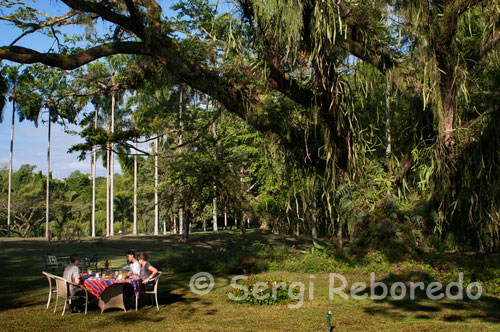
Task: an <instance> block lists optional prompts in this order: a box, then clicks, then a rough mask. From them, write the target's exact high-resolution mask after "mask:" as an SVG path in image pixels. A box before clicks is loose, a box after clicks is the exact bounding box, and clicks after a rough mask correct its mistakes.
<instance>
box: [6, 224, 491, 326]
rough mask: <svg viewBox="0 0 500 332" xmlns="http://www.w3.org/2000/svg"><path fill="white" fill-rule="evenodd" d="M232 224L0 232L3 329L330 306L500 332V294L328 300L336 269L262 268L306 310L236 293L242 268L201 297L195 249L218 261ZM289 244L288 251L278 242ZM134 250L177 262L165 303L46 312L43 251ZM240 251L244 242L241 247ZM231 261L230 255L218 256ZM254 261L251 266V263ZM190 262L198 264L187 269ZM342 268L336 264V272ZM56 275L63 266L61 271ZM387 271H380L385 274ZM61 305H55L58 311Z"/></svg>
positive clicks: (206, 320)
mask: <svg viewBox="0 0 500 332" xmlns="http://www.w3.org/2000/svg"><path fill="white" fill-rule="evenodd" d="M246 237H247V240H246V241H247V243H252V242H255V241H259V243H265V244H267V245H269V246H271V247H272V248H276V250H284V249H283V248H291V247H292V246H296V247H300V248H302V249H308V248H309V247H308V246H309V245H308V241H307V239H305V238H295V237H287V236H277V235H272V234H262V233H259V232H252V233H250V234H247V236H246ZM234 239H235V235H234V234H231V233H230V232H222V233H221V234H217V235H212V234H200V233H194V234H193V235H192V237H191V241H190V244H189V245H188V246H187V249H186V245H185V244H181V243H179V242H178V237H177V236H174V235H169V236H160V237H148V236H139V237H115V238H112V239H108V240H105V241H104V244H103V245H102V247H100V248H97V249H96V248H91V242H92V241H90V240H88V239H84V240H83V241H82V242H81V243H63V242H56V243H51V244H48V243H47V242H46V241H44V240H41V239H29V240H22V239H1V240H0V259H1V261H2V265H3V268H2V273H1V274H0V284H1V285H2V291H1V293H0V330H2V331H72V332H76V331H94V330H99V331H104V330H106V331H326V330H327V329H326V312H327V311H328V310H331V311H332V313H333V316H332V318H333V322H334V324H335V325H336V327H337V328H336V329H335V331H500V300H499V299H498V298H497V297H494V296H488V295H483V296H482V297H481V299H480V300H478V301H453V300H441V301H432V300H428V299H423V298H417V299H416V300H414V301H410V300H408V299H405V300H394V299H389V300H383V301H373V300H371V299H365V300H354V299H348V300H344V299H342V298H340V297H338V296H336V297H334V299H333V300H330V299H329V296H328V293H329V291H328V290H329V277H328V273H326V272H317V273H303V272H286V271H269V269H267V270H266V269H265V268H261V269H260V270H261V272H259V273H258V276H262V277H269V276H270V277H273V276H283V277H284V278H286V279H287V280H289V281H294V282H295V281H301V282H304V283H305V285H306V292H305V300H304V303H303V305H302V307H300V308H299V309H290V308H289V307H288V304H293V302H288V303H280V304H276V305H272V306H251V305H249V304H237V303H234V302H233V301H231V300H229V299H228V296H227V294H228V291H229V290H230V289H231V288H230V286H229V281H230V279H231V278H232V277H233V276H234V275H235V274H236V272H237V271H236V270H235V273H229V272H228V273H218V274H216V275H215V279H216V283H215V287H214V290H213V291H212V292H210V293H209V294H207V295H203V296H199V295H196V294H194V293H192V292H191V291H190V289H189V280H190V278H191V276H192V275H193V274H194V273H195V272H200V271H201V270H196V268H194V269H192V271H184V272H183V271H182V270H183V269H180V268H178V267H180V266H181V265H182V263H183V262H182V260H183V259H185V257H187V256H183V255H184V254H185V252H186V250H188V251H189V252H190V255H192V256H190V257H195V256H196V255H198V253H199V254H200V255H202V254H203V253H205V254H206V253H209V255H208V256H203V257H211V256H210V255H212V258H213V260H214V261H217V259H218V258H217V257H218V255H219V253H220V252H222V249H221V248H227V243H231V241H234ZM279 248H281V249H279ZM128 249H134V250H136V251H141V250H144V251H148V252H150V253H151V261H152V263H153V264H155V263H156V264H158V265H164V266H165V267H167V266H168V267H169V269H168V270H167V271H165V272H166V273H165V274H164V275H163V276H162V279H161V280H160V285H159V302H160V311H159V312H158V311H157V310H156V308H155V307H152V306H149V305H146V306H145V307H143V308H141V309H140V310H139V311H138V312H135V311H130V312H121V311H107V312H105V313H104V314H102V315H101V314H100V311H99V309H98V308H97V306H90V307H89V313H88V315H84V314H72V313H71V312H68V313H67V314H66V315H65V316H64V317H61V315H60V312H61V311H60V310H61V309H62V308H61V307H59V310H58V314H54V313H53V312H52V310H46V309H45V304H46V300H47V293H48V285H47V280H46V279H45V277H44V276H42V274H41V272H42V270H43V269H44V262H43V258H42V256H43V255H44V254H54V255H69V254H71V253H73V252H78V253H83V254H90V253H98V254H99V259H100V266H103V261H104V260H105V259H108V260H109V261H110V264H111V266H112V267H119V266H122V265H123V264H124V261H125V258H124V252H125V251H126V250H128ZM234 250H239V249H238V247H235V249H234ZM251 258H252V257H249V258H248V259H247V260H246V261H245V260H243V261H242V262H241V266H240V267H241V269H242V270H245V271H246V268H248V269H250V267H248V266H249V265H251V264H253V263H254V262H253V261H252V259H251ZM218 263H220V264H224V261H220V262H218ZM245 264H246V265H245ZM184 270H189V268H188V267H186V268H185V269H184ZM331 272H335V271H331ZM57 274H62V271H59V272H58V273H57ZM311 274H313V275H314V279H312V280H313V282H314V299H312V300H309V291H310V289H309V281H310V280H311V279H310V275H311ZM345 277H346V278H347V280H348V282H349V283H353V282H356V281H368V280H369V275H368V274H367V273H353V274H348V275H345ZM383 277H384V276H381V278H383ZM53 304H54V302H52V306H51V308H52V309H53Z"/></svg>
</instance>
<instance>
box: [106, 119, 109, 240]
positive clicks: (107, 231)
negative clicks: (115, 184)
mask: <svg viewBox="0 0 500 332" xmlns="http://www.w3.org/2000/svg"><path fill="white" fill-rule="evenodd" d="M108 131H109V121H108ZM109 148H110V144H109V142H108V143H106V237H108V236H109V207H110V205H109Z"/></svg>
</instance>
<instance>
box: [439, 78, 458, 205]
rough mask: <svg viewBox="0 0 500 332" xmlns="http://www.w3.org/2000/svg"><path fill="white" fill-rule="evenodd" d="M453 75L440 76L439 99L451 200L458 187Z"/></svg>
mask: <svg viewBox="0 0 500 332" xmlns="http://www.w3.org/2000/svg"><path fill="white" fill-rule="evenodd" d="M453 81H454V75H453V74H451V73H450V74H449V75H442V83H441V98H442V107H443V147H444V153H445V156H446V162H447V164H448V177H449V181H450V195H451V197H452V198H454V197H455V195H456V194H457V189H458V186H459V183H458V178H457V174H456V171H457V170H456V155H455V145H456V139H455V112H456V103H455V94H456V88H455V84H454V82H453Z"/></svg>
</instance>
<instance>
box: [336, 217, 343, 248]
mask: <svg viewBox="0 0 500 332" xmlns="http://www.w3.org/2000/svg"><path fill="white" fill-rule="evenodd" d="M343 236H344V235H343V233H342V219H340V217H339V218H338V228H337V244H338V246H339V249H342V248H343V247H344V241H343V238H342V237H343Z"/></svg>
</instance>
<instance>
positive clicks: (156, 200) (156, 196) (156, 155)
mask: <svg viewBox="0 0 500 332" xmlns="http://www.w3.org/2000/svg"><path fill="white" fill-rule="evenodd" d="M154 235H158V137H156V139H155V229H154Z"/></svg>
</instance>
